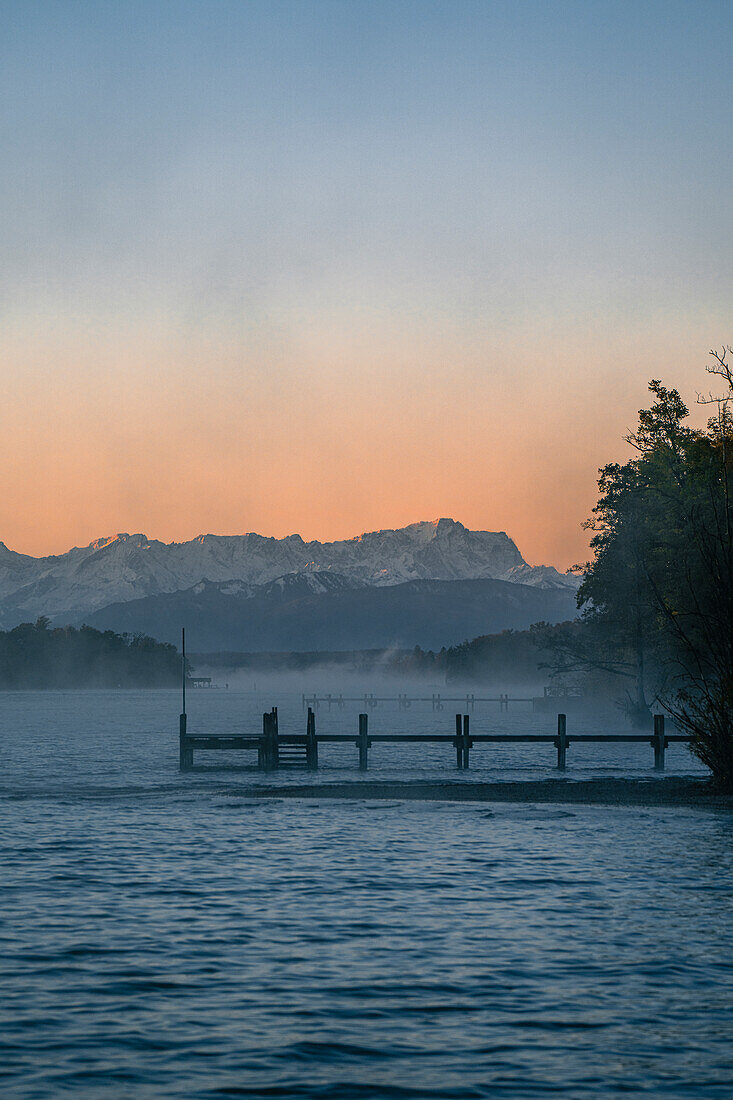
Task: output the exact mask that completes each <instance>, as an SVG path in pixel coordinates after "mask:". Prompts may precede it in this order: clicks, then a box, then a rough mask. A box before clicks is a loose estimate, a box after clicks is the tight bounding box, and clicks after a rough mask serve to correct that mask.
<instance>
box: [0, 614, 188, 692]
mask: <svg viewBox="0 0 733 1100" xmlns="http://www.w3.org/2000/svg"><path fill="white" fill-rule="evenodd" d="M180 680H181V656H180V654H179V653H178V651H177V649H176V647H175V646H173V645H168V644H166V643H161V642H156V641H155V640H154V639H153V638H148V637H146V636H145V635H141V634H135V635H127V634H115V633H114V632H113V631H111V630H105V631H99V630H94V629H93V628H92V627H90V626H82V627H80V628H78V629H76V628H74V627H71V626H64V627H51V625H50V621H49V620H48V619H47V618H45V617H42V618H40V619H38V621H37V622H35V623H21V624H20V626H16V627H15V628H14V629H13V630H8V631H0V689H5V690H7V689H22V688H26V689H48V688H92V687H93V688H101V687H108V688H109V687H123V688H133V687H140V688H147V687H172V686H175V685H176V684H178V683H180Z"/></svg>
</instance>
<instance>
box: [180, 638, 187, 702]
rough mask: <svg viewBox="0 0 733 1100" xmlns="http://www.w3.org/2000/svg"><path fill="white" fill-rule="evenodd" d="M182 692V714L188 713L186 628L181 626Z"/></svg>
mask: <svg viewBox="0 0 733 1100" xmlns="http://www.w3.org/2000/svg"><path fill="white" fill-rule="evenodd" d="M181 693H182V695H183V710H182V711H181V713H182V714H185V713H186V628H185V626H182V627H181Z"/></svg>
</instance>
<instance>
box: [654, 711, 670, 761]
mask: <svg viewBox="0 0 733 1100" xmlns="http://www.w3.org/2000/svg"><path fill="white" fill-rule="evenodd" d="M652 744H653V745H654V769H655V771H658V772H663V771H664V750H665V749H666V747H667V740H666V738H665V736H664V715H663V714H655V715H654V740H653V741H652Z"/></svg>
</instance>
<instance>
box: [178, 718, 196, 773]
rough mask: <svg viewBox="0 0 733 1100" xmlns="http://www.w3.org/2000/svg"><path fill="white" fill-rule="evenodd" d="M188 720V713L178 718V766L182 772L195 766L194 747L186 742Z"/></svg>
mask: <svg viewBox="0 0 733 1100" xmlns="http://www.w3.org/2000/svg"><path fill="white" fill-rule="evenodd" d="M186 722H187V718H186V715H185V714H182V715H181V717H180V718H179V719H178V766H179V767H180V769H181V771H182V772H187V771H188V770H189V768H192V767H193V749H192V748H190V747H189V746H188V745H187V744H186Z"/></svg>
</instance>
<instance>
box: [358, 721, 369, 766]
mask: <svg viewBox="0 0 733 1100" xmlns="http://www.w3.org/2000/svg"><path fill="white" fill-rule="evenodd" d="M368 730H369V715H368V714H360V715H359V771H360V772H365V771H366V770H367V764H368V756H369V740H368Z"/></svg>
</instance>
